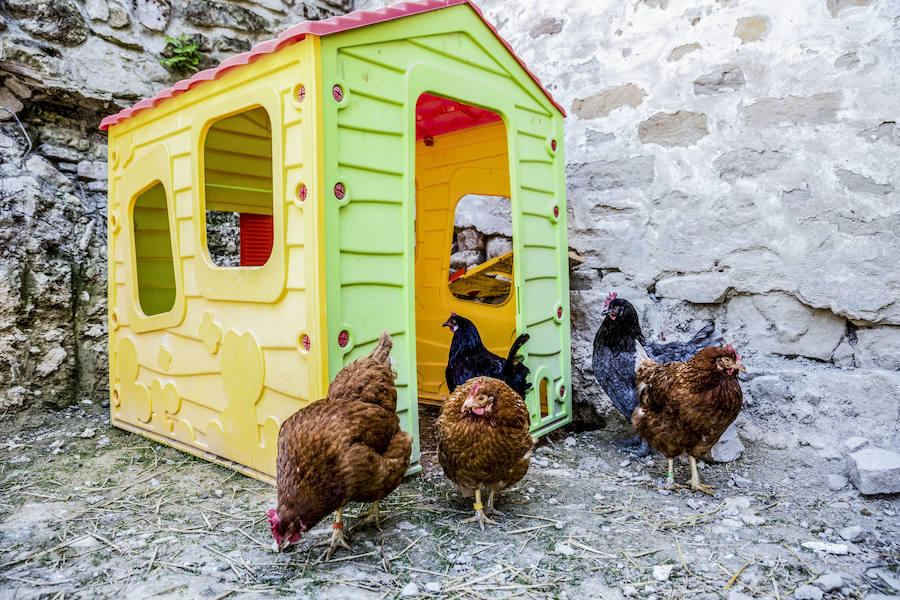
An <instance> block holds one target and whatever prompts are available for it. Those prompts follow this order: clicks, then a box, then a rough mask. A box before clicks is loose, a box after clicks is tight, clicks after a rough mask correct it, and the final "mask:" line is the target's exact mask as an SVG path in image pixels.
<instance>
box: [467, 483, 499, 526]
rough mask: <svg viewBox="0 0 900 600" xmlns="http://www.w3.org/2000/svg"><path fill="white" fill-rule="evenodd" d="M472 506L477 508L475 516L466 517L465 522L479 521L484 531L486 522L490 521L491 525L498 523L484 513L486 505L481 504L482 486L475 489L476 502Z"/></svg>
mask: <svg viewBox="0 0 900 600" xmlns="http://www.w3.org/2000/svg"><path fill="white" fill-rule="evenodd" d="M472 506H473V508H474V509H475V516H474V517H470V518H468V519H466V520H465V521H463V523H478V525H479V526H480V527H481V530H482V531H484V524H485V523H490V524H491V525H496V524H497V521H494V520H493V519H489V518H488V516H487V515H486V514H484V505H483V504H481V488H476V489H475V504H474V505H472Z"/></svg>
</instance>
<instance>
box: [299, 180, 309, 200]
mask: <svg viewBox="0 0 900 600" xmlns="http://www.w3.org/2000/svg"><path fill="white" fill-rule="evenodd" d="M306 194H307V190H306V184H305V183H301V184H300V185H299V186H298V187H297V198H298V199H299V200H300V202H304V201H305V200H306Z"/></svg>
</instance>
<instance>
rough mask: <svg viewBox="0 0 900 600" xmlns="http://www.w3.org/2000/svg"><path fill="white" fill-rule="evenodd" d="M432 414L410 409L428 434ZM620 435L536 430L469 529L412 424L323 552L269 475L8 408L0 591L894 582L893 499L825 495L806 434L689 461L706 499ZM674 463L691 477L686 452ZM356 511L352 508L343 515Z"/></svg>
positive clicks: (503, 594)
mask: <svg viewBox="0 0 900 600" xmlns="http://www.w3.org/2000/svg"><path fill="white" fill-rule="evenodd" d="M430 420H433V413H427V414H425V415H424V416H423V423H422V426H423V431H427V430H428V428H429V426H430V425H429V423H430ZM625 433H626V431H625V430H624V425H622V427H621V429H605V430H601V431H588V432H579V433H574V432H571V431H568V432H567V431H561V432H556V433H554V434H552V435H551V436H549V439H546V440H545V441H543V442H542V444H541V446H540V447H539V448H538V449H537V451H536V453H535V457H534V460H533V462H532V466H531V470H530V471H529V473H528V475H527V476H526V477H525V479H524V480H523V481H522V482H520V483H519V484H518V485H516V486H515V487H514V488H513V489H511V490H509V491H507V492H506V493H505V494H504V495H503V496H502V497H501V498H500V501H499V503H498V508H499V509H500V510H501V511H503V512H504V513H505V514H504V516H499V517H497V520H498V522H499V525H497V526H494V527H489V528H488V530H487V531H485V532H483V533H482V532H481V531H480V530H479V529H478V527H477V526H476V525H474V524H461V523H460V520H461V519H463V518H465V517H467V516H469V515H470V512H471V503H470V501H465V500H463V499H462V498H461V497H460V496H459V494H458V493H457V492H456V490H455V488H454V487H453V486H452V484H451V483H450V482H449V481H447V480H446V479H445V478H444V476H443V474H442V473H441V471H440V468H439V467H438V466H437V465H436V463H435V454H434V452H433V441H432V439H433V438H430V436H427V435H426V436H424V439H423V446H424V450H425V454H424V457H423V472H422V473H420V474H418V475H415V476H413V477H410V478H408V479H407V480H406V481H405V482H404V483H403V484H402V485H401V486H400V488H399V489H397V490H396V491H395V492H394V493H393V494H392V495H391V496H390V497H389V498H388V499H387V501H386V502H385V503H384V506H385V508H386V509H388V510H390V511H393V512H396V513H397V516H395V517H394V518H392V519H391V520H389V521H388V522H387V523H386V524H383V530H382V531H378V530H377V529H374V528H370V529H362V530H356V531H353V532H351V543H352V545H353V552H348V551H345V550H339V551H338V552H337V553H336V554H335V555H334V556H333V557H332V559H331V560H330V561H327V562H323V561H322V559H321V549H320V548H311V545H312V543H314V542H316V541H318V540H320V539H322V538H323V537H324V536H326V535H328V534H329V533H330V522H326V523H321V524H320V525H319V526H318V527H316V528H315V529H314V530H313V531H312V532H310V533H309V534H308V535H307V536H305V537H304V538H303V539H302V540H301V541H300V542H299V543H297V544H295V545H293V546H292V547H291V548H290V549H289V551H287V552H285V553H282V554H277V553H275V552H274V551H273V550H272V538H271V536H270V533H269V530H268V522H267V521H266V518H265V516H264V511H265V509H267V508H270V507H272V506H274V502H275V490H274V489H273V488H271V487H269V486H268V485H266V484H263V483H260V482H257V481H255V480H253V479H249V478H247V477H244V476H242V475H239V474H237V473H234V472H232V471H229V470H227V469H225V468H222V467H218V466H216V465H212V464H209V463H207V462H204V461H202V460H199V459H196V458H193V457H191V456H188V455H186V454H183V453H181V452H179V451H177V450H174V449H172V448H168V447H166V446H162V445H159V444H157V443H155V442H152V441H149V440H147V439H145V438H142V437H139V436H137V435H133V434H130V433H127V432H124V431H120V430H118V429H115V428H112V427H110V425H109V424H108V414H107V409H105V408H102V407H100V406H98V405H87V404H82V405H79V406H78V407H73V408H70V409H69V410H67V411H63V412H50V413H46V414H43V415H39V414H36V413H33V412H32V413H27V414H19V415H6V416H4V417H3V418H2V420H0V440H2V441H0V482H2V483H0V597H2V598H17V599H18V598H22V599H31V598H53V599H57V598H59V599H61V598H202V599H208V600H221V599H224V598H244V597H247V598H254V597H261V598H268V597H276V596H277V597H291V598H313V597H315V598H323V597H332V598H373V599H384V598H396V597H406V596H412V595H415V594H418V595H419V596H420V597H441V598H539V597H540V598H543V597H554V598H573V599H574V598H604V599H620V598H624V597H640V598H648V599H662V598H698V599H699V598H709V599H713V598H728V599H729V600H741V599H743V598H746V597H753V598H775V599H777V600H782V599H787V598H791V597H797V598H814V599H815V598H821V597H822V595H821V591H820V589H821V588H825V589H826V590H830V591H826V592H825V594H824V597H825V598H830V599H834V598H859V599H864V598H879V596H878V594H883V595H886V596H891V595H894V594H900V591H898V588H900V575H898V564H900V561H898V556H900V535H898V532H900V518H898V516H897V511H898V510H900V499H898V498H897V497H862V496H860V495H859V494H857V493H856V492H855V491H854V490H853V489H852V488H851V487H846V486H845V487H843V488H842V489H837V490H834V491H832V490H830V489H829V487H828V486H827V485H826V483H825V479H824V477H825V474H826V473H833V472H835V471H836V470H839V465H838V464H837V462H836V460H835V459H831V460H829V459H827V458H822V457H820V456H819V455H817V454H816V453H815V452H814V451H813V450H812V449H811V448H810V447H801V448H800V449H799V450H791V451H773V450H768V449H762V448H755V447H753V446H750V447H748V448H747V451H746V452H745V454H744V456H743V457H742V458H741V459H739V460H738V461H736V462H734V463H730V464H728V465H709V466H707V467H705V468H703V469H702V470H701V474H702V476H703V478H704V481H705V482H707V483H711V484H714V485H716V486H718V488H717V491H716V495H715V497H708V496H705V495H702V494H699V493H694V494H691V493H689V492H687V491H679V492H677V493H671V494H669V493H665V492H662V491H660V490H658V486H659V485H660V484H661V483H662V475H663V471H664V467H665V462H664V460H663V458H662V457H661V456H659V455H655V456H653V457H650V458H647V459H642V460H634V459H632V458H629V456H628V455H626V454H624V453H623V452H622V451H620V450H619V449H617V448H616V447H615V446H613V445H611V444H610V443H609V440H610V439H612V438H614V437H623V436H624V435H625ZM676 464H677V469H676V470H677V479H678V480H681V481H684V480H686V479H687V477H688V473H687V464H686V461H683V462H678V463H676ZM839 484H840V482H838V484H837V485H832V487H840V485H839ZM365 508H367V507H363V506H360V505H351V506H350V508H349V510H348V513H349V517H347V518H346V521H347V524H348V527H349V526H351V525H352V523H353V522H354V521H355V520H356V516H357V515H358V514H360V513H361V512H363V510H364V509H365ZM345 514H346V513H345ZM809 542H814V543H819V546H820V549H815V546H816V544H813V547H810V546H809V545H808V543H809ZM804 544H807V545H804ZM814 580H815V581H816V584H817V586H815V587H814V588H813V587H810V586H809V585H808V584H810V583H812V582H814ZM804 586H805V587H804ZM414 588H415V589H414ZM798 588H799V589H798ZM830 588H833V589H830ZM795 591H796V594H795ZM792 594H795V595H794V596H792Z"/></svg>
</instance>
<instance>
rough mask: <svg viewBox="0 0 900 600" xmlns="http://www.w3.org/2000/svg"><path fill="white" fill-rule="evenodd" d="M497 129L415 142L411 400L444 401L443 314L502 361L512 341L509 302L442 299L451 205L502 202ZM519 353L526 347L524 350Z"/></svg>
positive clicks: (505, 183)
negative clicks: (470, 327)
mask: <svg viewBox="0 0 900 600" xmlns="http://www.w3.org/2000/svg"><path fill="white" fill-rule="evenodd" d="M506 139H507V132H506V128H505V126H504V125H503V123H502V122H497V123H492V124H489V125H482V126H480V127H473V128H470V129H465V130H462V131H456V132H452V133H447V134H444V135H440V136H436V137H435V138H434V144H433V145H432V146H426V145H425V143H424V142H423V141H422V140H418V141H416V259H415V273H416V275H415V276H416V362H417V364H416V369H417V379H418V385H419V400H420V401H423V402H429V403H439V402H442V401H443V399H444V398H446V396H447V395H448V394H449V390H448V389H447V381H446V378H445V375H444V369H445V368H446V366H447V356H448V354H449V351H450V341H451V340H452V338H453V334H452V333H451V332H450V330H449V329H447V328H446V327H443V323H444V321H446V320H447V317H449V316H450V313H451V312H455V313H457V314H459V315H462V316H464V317H466V318H467V319H469V320H471V321H472V322H474V323H475V325H476V326H477V327H478V332H479V333H480V334H481V339H482V341H483V342H484V345H485V346H487V348H488V349H489V350H490V351H491V352H494V353H495V354H497V355H499V356H506V355H507V354H508V353H509V348H510V346H511V345H512V342H513V341H514V340H515V337H516V297H515V292H514V291H510V294H509V298H508V299H507V300H506V301H505V302H504V303H503V304H498V305H493V304H483V303H479V302H473V301H471V300H461V299H459V298H456V297H455V296H453V294H451V293H450V288H449V286H448V277H449V274H450V246H451V244H452V243H453V221H454V217H455V214H456V203H457V202H458V201H459V199H460V198H462V197H463V196H465V195H466V194H482V195H487V196H506V197H509V153H508V149H507V142H506ZM525 350H527V348H525Z"/></svg>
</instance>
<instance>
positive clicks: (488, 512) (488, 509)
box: [484, 490, 503, 515]
mask: <svg viewBox="0 0 900 600" xmlns="http://www.w3.org/2000/svg"><path fill="white" fill-rule="evenodd" d="M494 513H496V514H498V515H502V514H503V513H502V512H500V511H499V510H497V509H496V508H494V490H491V494H490V495H489V496H488V503H487V506H486V507H485V509H484V514H485V515H492V514H494Z"/></svg>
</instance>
